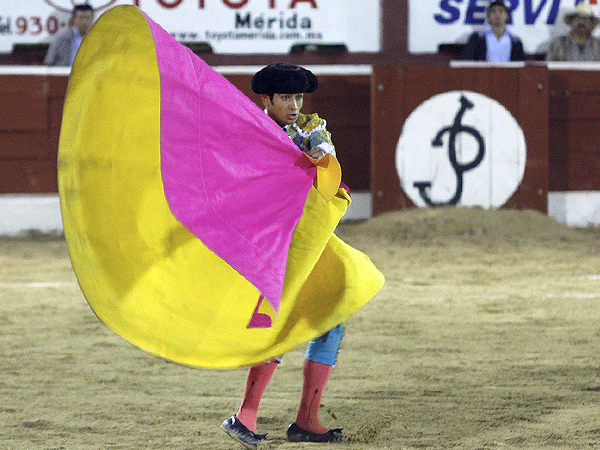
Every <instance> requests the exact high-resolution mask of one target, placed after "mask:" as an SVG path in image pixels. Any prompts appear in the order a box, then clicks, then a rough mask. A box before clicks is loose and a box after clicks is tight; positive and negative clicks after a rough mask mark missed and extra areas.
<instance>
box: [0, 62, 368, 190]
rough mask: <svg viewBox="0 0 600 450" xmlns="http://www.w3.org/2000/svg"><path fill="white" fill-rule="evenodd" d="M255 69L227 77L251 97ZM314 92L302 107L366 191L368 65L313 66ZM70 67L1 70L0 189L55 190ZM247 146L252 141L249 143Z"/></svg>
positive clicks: (355, 186)
mask: <svg viewBox="0 0 600 450" xmlns="http://www.w3.org/2000/svg"><path fill="white" fill-rule="evenodd" d="M256 69H258V68H256V67H254V68H250V70H248V69H245V68H243V67H242V68H229V69H228V70H225V72H226V73H225V77H226V78H228V79H229V81H230V82H231V83H232V84H234V85H235V86H236V87H238V89H240V90H241V91H242V92H243V93H244V94H246V95H247V96H248V97H249V98H251V99H252V100H254V101H258V96H257V95H256V94H254V93H253V92H252V91H251V90H250V78H251V75H252V74H253V73H254V72H255V70H256ZM315 72H316V73H317V74H318V76H319V89H318V91H317V93H314V94H309V95H307V96H306V100H305V103H304V108H303V111H304V112H318V113H319V114H320V115H321V116H323V117H324V118H325V119H326V120H327V124H328V129H329V131H330V132H331V134H332V137H333V141H334V144H335V146H336V150H337V153H338V158H339V160H340V164H341V165H342V167H343V170H344V182H345V183H346V184H347V185H348V186H350V188H351V189H352V190H366V191H368V190H369V177H368V173H369V169H368V168H369V136H370V121H369V110H370V97H369V85H370V72H371V68H370V66H352V67H346V68H344V67H337V68H333V69H331V68H330V69H328V70H327V73H324V69H322V68H318V67H317V68H315ZM67 83H68V69H57V68H44V67H28V68H12V69H11V70H8V69H7V70H5V71H4V73H2V72H0V105H2V106H1V108H2V113H1V114H0V173H2V177H1V178H0V194H2V193H11V194H13V193H54V192H57V182H56V157H57V151H58V141H59V134H60V123H61V118H62V108H63V104H64V97H65V94H66V89H67ZM249 146H250V145H249Z"/></svg>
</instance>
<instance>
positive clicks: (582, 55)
mask: <svg viewBox="0 0 600 450" xmlns="http://www.w3.org/2000/svg"><path fill="white" fill-rule="evenodd" d="M564 21H565V23H566V24H567V25H569V26H570V27H571V32H570V33H569V34H566V35H563V36H559V37H557V38H555V39H554V40H552V42H550V49H549V50H548V54H547V55H546V60H548V61H600V39H598V38H596V37H594V36H592V31H593V30H594V27H595V26H596V25H598V18H597V17H596V16H595V15H594V12H593V11H592V9H591V8H590V6H589V5H588V4H587V3H586V2H585V1H582V2H580V3H579V4H578V5H577V6H576V7H575V9H574V10H572V11H569V12H568V13H566V14H565V16H564Z"/></svg>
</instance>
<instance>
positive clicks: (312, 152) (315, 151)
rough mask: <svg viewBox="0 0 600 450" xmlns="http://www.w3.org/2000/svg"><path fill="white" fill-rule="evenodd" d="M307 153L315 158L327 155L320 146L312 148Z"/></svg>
mask: <svg viewBox="0 0 600 450" xmlns="http://www.w3.org/2000/svg"><path fill="white" fill-rule="evenodd" d="M306 154H307V155H308V156H310V157H311V158H314V159H321V158H322V157H323V156H325V152H324V151H323V150H321V149H320V148H318V147H315V148H311V149H310V150H309V151H308V152H306Z"/></svg>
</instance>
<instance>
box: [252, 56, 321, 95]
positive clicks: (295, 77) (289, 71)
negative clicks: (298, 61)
mask: <svg viewBox="0 0 600 450" xmlns="http://www.w3.org/2000/svg"><path fill="white" fill-rule="evenodd" d="M318 85H319V83H318V81H317V77H316V76H315V74H314V73H312V72H311V71H310V70H307V69H305V68H303V67H300V66H295V65H293V64H288V63H282V62H277V63H273V64H269V65H268V66H266V67H263V68H262V69H260V70H259V71H258V72H256V74H254V76H253V77H252V80H251V81H250V87H251V88H252V90H253V91H254V92H255V93H257V94H268V95H272V94H299V93H304V92H313V91H314V90H316V89H317V86H318Z"/></svg>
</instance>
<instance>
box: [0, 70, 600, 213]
mask: <svg viewBox="0 0 600 450" xmlns="http://www.w3.org/2000/svg"><path fill="white" fill-rule="evenodd" d="M0 69H1V70H0V105H1V108H2V113H1V114H0V173H2V177H1V178H0V194H28V193H56V192H57V186H56V154H57V148H58V138H59V131H60V122H61V114H62V106H63V102H64V95H65V92H66V88H67V82H68V69H57V68H45V67H33V66H29V67H4V68H0ZM217 69H219V68H217ZM256 69H258V67H256V66H245V67H243V66H239V67H234V66H231V67H229V68H228V69H227V70H224V71H223V72H222V73H223V74H224V75H225V76H226V77H227V78H228V79H229V80H230V81H231V82H232V83H233V84H234V85H236V86H237V87H238V88H239V89H240V90H241V91H242V92H244V93H245V94H246V95H248V96H249V97H250V98H252V99H254V100H256V96H254V94H253V93H252V92H250V89H249V80H250V77H251V74H252V73H254V71H255V70H256ZM312 69H314V70H315V71H316V73H317V74H318V75H319V80H320V87H319V89H318V91H317V92H315V93H314V94H311V95H308V96H307V98H306V101H305V107H304V111H306V112H313V111H315V112H319V113H320V114H321V115H322V116H323V117H325V118H326V119H327V121H328V128H329V130H330V131H331V132H332V135H333V139H334V143H335V144H336V147H337V151H338V157H339V159H340V162H341V165H342V169H343V172H344V180H343V181H344V182H345V183H346V184H348V185H349V186H350V188H351V189H352V190H354V191H356V190H369V189H370V191H371V193H372V208H373V214H379V213H382V212H385V211H390V210H394V209H399V208H404V207H411V206H412V202H411V201H410V200H409V199H408V197H407V196H406V195H405V194H404V193H403V192H402V189H401V188H400V182H399V178H398V175H397V173H396V169H395V159H394V155H395V149H396V144H397V142H398V138H399V136H400V133H401V130H402V125H403V123H404V121H405V120H406V118H407V117H408V116H409V115H410V113H411V112H412V111H413V110H414V109H415V108H416V107H417V106H419V105H420V104H421V103H422V102H423V101H425V100H427V99H428V98H430V97H432V96H434V95H436V94H439V93H443V92H447V91H452V90H468V91H474V92H478V93H482V94H484V95H486V96H488V97H490V98H492V99H495V100H497V101H498V102H500V103H501V104H502V105H504V106H505V107H506V108H507V109H508V111H510V113H511V114H512V115H513V116H514V117H515V118H516V120H517V121H518V123H519V124H520V126H521V127H522V129H523V131H524V133H525V138H526V142H527V164H526V168H525V175H524V179H523V181H522V183H521V185H520V186H519V188H518V189H517V191H516V192H515V194H514V195H513V196H512V197H511V198H510V199H509V200H508V202H507V203H506V207H510V208H532V209H536V210H539V211H542V212H546V209H547V201H548V191H600V157H599V156H600V155H599V153H600V143H598V139H597V130H598V129H600V88H598V87H597V86H599V85H600V83H598V80H599V78H600V65H597V64H584V65H579V66H577V65H573V64H569V63H548V64H547V65H546V64H545V63H541V64H526V65H525V64H521V65H517V66H515V65H510V64H508V65H506V66H500V67H498V66H491V65H488V64H485V63H479V64H478V63H454V64H451V65H446V64H433V65H431V64H423V65H392V66H384V65H382V66H375V67H373V68H372V69H371V67H370V66H342V67H340V66H319V67H313V68H312Z"/></svg>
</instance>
